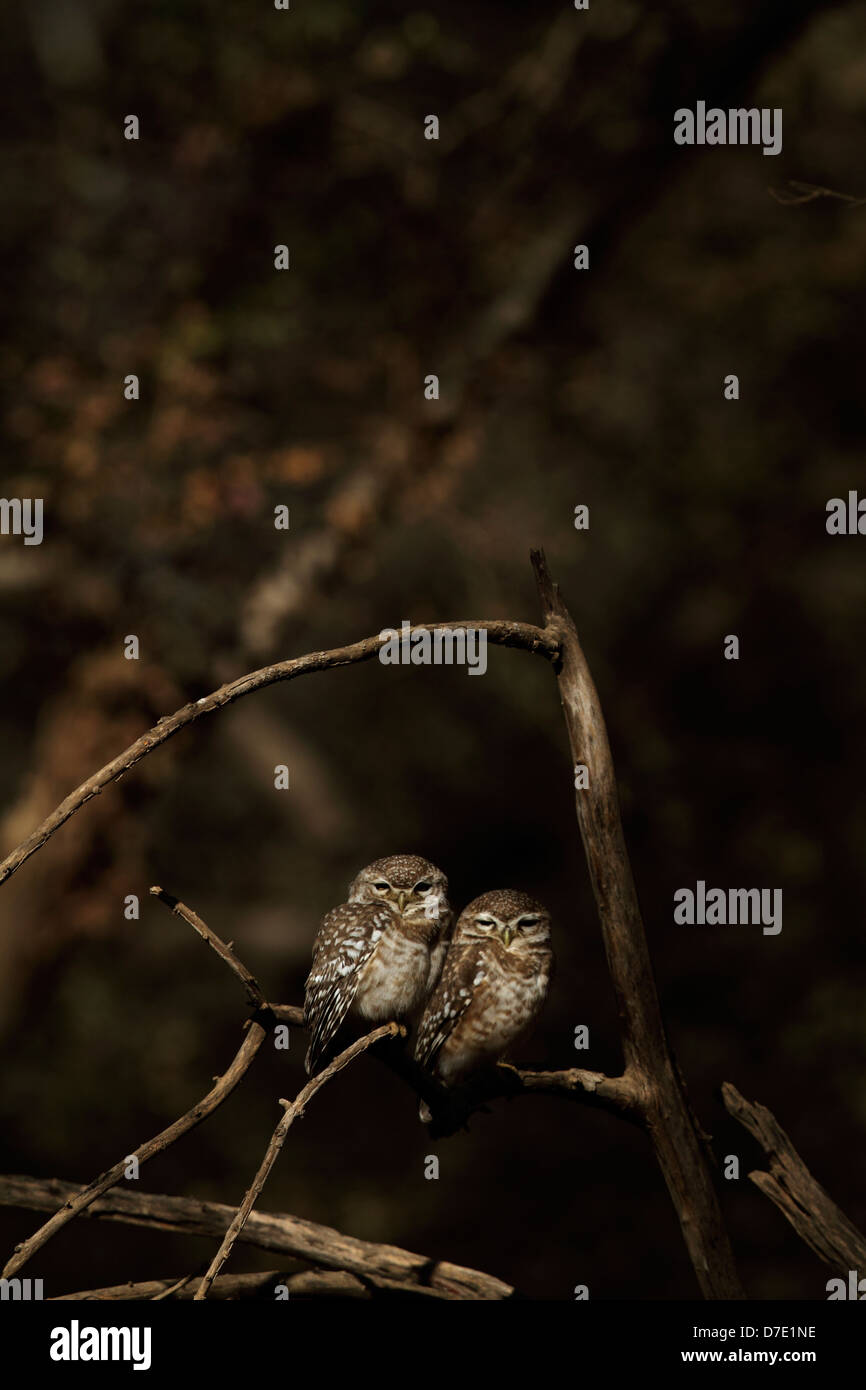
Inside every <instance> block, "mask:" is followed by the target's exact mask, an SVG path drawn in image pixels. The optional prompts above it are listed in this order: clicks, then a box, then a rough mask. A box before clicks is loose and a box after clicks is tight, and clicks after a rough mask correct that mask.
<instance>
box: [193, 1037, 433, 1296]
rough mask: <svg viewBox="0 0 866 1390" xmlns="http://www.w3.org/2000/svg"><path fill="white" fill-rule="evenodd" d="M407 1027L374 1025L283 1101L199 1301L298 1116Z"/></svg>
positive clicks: (209, 1272)
mask: <svg viewBox="0 0 866 1390" xmlns="http://www.w3.org/2000/svg"><path fill="white" fill-rule="evenodd" d="M405 1031H406V1030H405V1028H403V1026H402V1025H401V1024H399V1023H384V1024H383V1025H382V1027H381V1028H374V1029H373V1031H372V1032H371V1033H368V1034H367V1035H366V1037H363V1038H359V1039H358V1041H357V1042H354V1043H352V1044H351V1046H350V1047H347V1048H346V1049H345V1050H344V1051H343V1052H341V1053H340V1055H339V1056H338V1057H335V1058H334V1060H333V1062H331V1063H330V1065H329V1066H327V1067H325V1068H324V1070H323V1071H320V1072H319V1073H318V1075H316V1076H313V1077H311V1078H310V1080H309V1081H308V1082H307V1084H306V1086H305V1087H304V1088H303V1090H302V1091H300V1092H299V1093H298V1095H297V1096H296V1098H295V1099H294V1100H293V1101H288V1100H281V1101H280V1105H282V1106H284V1107H285V1113H284V1114H283V1116H282V1118H281V1119H280V1121H279V1123H278V1125H277V1127H276V1129H275V1130H274V1132H273V1134H272V1135H271V1140H270V1143H269V1144H268V1147H267V1149H266V1151H265V1156H264V1158H263V1159H262V1161H261V1164H260V1165H259V1170H258V1172H257V1173H256V1176H255V1178H254V1179H253V1183H252V1186H251V1187H250V1189H249V1191H248V1192H247V1193H246V1196H245V1197H244V1200H243V1201H242V1202H241V1205H240V1206H239V1207H238V1210H237V1212H236V1213H235V1216H234V1219H233V1221H232V1223H231V1225H230V1226H229V1228H228V1230H227V1231H226V1233H225V1236H224V1237H223V1241H222V1244H221V1245H220V1248H219V1250H218V1251H217V1253H216V1254H215V1255H214V1258H213V1260H212V1261H211V1265H210V1268H209V1269H208V1271H207V1274H205V1276H204V1278H203V1279H202V1281H201V1283H200V1284H199V1286H198V1289H197V1290H196V1295H195V1297H196V1301H198V1300H200V1299H205V1298H207V1293H208V1289H209V1288H210V1286H211V1284H212V1283H213V1281H214V1279H215V1278H216V1276H217V1275H218V1274H219V1272H220V1270H221V1269H222V1267H223V1265H224V1264H225V1262H226V1260H227V1259H228V1257H229V1255H230V1254H231V1252H232V1249H233V1247H234V1244H235V1241H236V1240H237V1238H238V1236H239V1235H240V1233H241V1231H242V1230H243V1228H244V1226H245V1225H246V1222H247V1219H248V1217H249V1214H250V1212H251V1211H252V1209H253V1206H254V1204H255V1201H256V1198H257V1197H258V1195H259V1193H260V1192H261V1190H262V1188H263V1187H264V1185H265V1182H266V1181H267V1178H268V1174H269V1173H270V1171H271V1169H272V1168H273V1166H274V1164H275V1163H276V1161H277V1157H278V1155H279V1152H280V1149H281V1148H282V1147H283V1144H284V1143H285V1140H286V1135H287V1134H288V1132H289V1130H290V1129H291V1127H292V1125H293V1124H294V1122H295V1120H296V1119H297V1118H298V1116H299V1115H303V1113H304V1106H305V1105H306V1104H307V1101H309V1100H311V1099H312V1097H313V1096H314V1095H315V1094H316V1092H317V1091H318V1090H320V1089H321V1087H322V1086H324V1085H325V1083H326V1082H328V1081H330V1080H331V1078H332V1077H333V1076H336V1075H337V1073H338V1072H340V1071H342V1070H343V1068H344V1067H347V1066H348V1065H349V1063H350V1062H353V1061H354V1060H355V1058H356V1057H360V1055H361V1053H362V1052H366V1051H367V1048H368V1047H372V1046H373V1044H374V1043H377V1042H378V1041H379V1040H380V1038H388V1037H392V1038H393V1037H397V1036H398V1035H399V1034H400V1033H403V1034H405Z"/></svg>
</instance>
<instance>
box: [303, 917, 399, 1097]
mask: <svg viewBox="0 0 866 1390" xmlns="http://www.w3.org/2000/svg"><path fill="white" fill-rule="evenodd" d="M393 920H394V913H393V912H392V910H391V908H390V907H387V906H386V905H385V904H384V903H341V904H340V906H339V907H335V908H334V910H333V911H332V912H329V913H328V915H327V916H326V917H324V918H323V919H322V925H321V926H320V927H319V932H318V935H317V937H316V941H315V945H314V946H313V966H312V969H311V970H310V973H309V975H308V976H307V983H306V985H305V987H304V991H305V992H304V1023H305V1025H306V1026H307V1027H308V1028H309V1029H310V1046H309V1049H308V1051H307V1058H306V1068H307V1072H308V1074H310V1075H312V1073H313V1071H314V1070H315V1069H316V1068H317V1066H318V1063H319V1061H320V1060H321V1058H322V1056H323V1054H324V1053H325V1051H326V1050H327V1047H328V1044H329V1042H330V1041H331V1039H332V1038H333V1037H334V1035H335V1033H336V1032H337V1029H338V1028H339V1027H340V1025H341V1023H342V1022H343V1020H344V1018H345V1017H346V1014H347V1012H348V1010H349V1006H350V1005H351V1003H352V1000H353V999H354V997H355V992H356V990H357V988H358V972H359V971H360V970H361V969H362V968H363V966H364V965H366V963H367V961H368V960H369V959H370V957H371V956H372V954H373V952H374V951H375V950H376V948H377V946H378V944H379V941H380V939H381V937H382V933H383V932H384V931H385V929H386V928H387V927H388V926H389V925H390V924H391V922H393Z"/></svg>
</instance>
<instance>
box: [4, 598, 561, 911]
mask: <svg viewBox="0 0 866 1390" xmlns="http://www.w3.org/2000/svg"><path fill="white" fill-rule="evenodd" d="M456 627H462V628H474V629H476V630H478V631H483V632H486V633H487V637H488V640H489V641H491V642H493V643H495V644H496V645H497V646H500V647H519V648H522V649H523V650H524V651H528V652H537V653H539V654H540V655H542V656H545V657H547V658H548V660H553V659H555V657H556V651H557V644H556V639H555V637H553V636H552V635H551V634H550V633H548V632H545V631H543V630H542V629H541V628H538V627H533V626H532V624H531V623H513V622H508V621H506V620H501V621H496V622H476V621H474V620H473V621H467V620H463V621H461V622H451V623H416V624H415V625H414V626H413V627H412V632H421V631H424V632H436V631H440V630H441V629H443V628H456ZM385 640H386V639H385V638H384V637H383V636H382V634H381V633H380V634H378V635H377V636H376V637H365V638H364V639H363V640H362V641H360V642H352V643H351V644H350V645H349V646H347V647H334V648H332V650H330V651H326V652H310V653H308V655H306V656H298V657H294V658H293V659H292V660H291V661H279V662H277V663H276V665H274V666H263V667H261V669H260V670H258V671H251V672H250V673H249V674H248V675H246V676H241V677H239V679H238V680H236V681H230V682H229V684H228V685H221V686H220V688H219V690H214V691H213V692H212V694H210V695H205V696H203V697H202V699H200V700H196V701H195V702H193V703H191V704H188V705H184V706H183V708H182V709H179V710H176V711H175V713H174V714H168V715H164V716H163V718H162V719H160V720H159V722H158V723H157V724H155V725H154V727H153V728H152V729H148V731H147V733H146V734H142V735H141V738H138V739H136V740H135V743H131V744H130V746H129V747H128V748H127V749H125V750H124V752H122V753H120V754H118V756H117V757H116V758H112V760H111V762H110V763H106V764H105V766H104V767H102V768H100V770H99V772H96V773H94V775H93V776H92V777H88V779H87V781H86V782H82V783H81V786H80V787H76V789H75V791H74V792H70V794H69V796H67V797H66V799H65V800H64V801H61V803H60V805H59V806H58V807H57V808H56V810H54V811H52V812H51V815H50V816H46V818H45V820H44V821H43V822H42V824H41V825H39V826H37V828H36V829H35V830H34V831H33V833H32V834H31V835H28V836H27V838H26V840H22V841H21V844H20V845H18V847H17V848H16V849H14V850H13V851H12V853H11V854H9V855H7V856H6V858H5V859H4V860H3V862H2V864H0V884H2V883H5V882H6V880H7V879H8V878H11V877H12V875H13V874H14V873H15V872H16V870H17V869H20V867H21V865H22V864H23V863H24V862H25V860H27V859H29V858H30V856H31V854H35V853H36V851H37V850H38V849H41V848H42V846H43V845H44V844H45V843H46V841H47V840H50V838H51V836H52V835H53V834H54V832H55V831H56V830H59V829H60V827H61V825H63V824H65V822H66V821H68V820H69V818H70V816H74V815H75V813H76V811H80V810H81V808H82V806H86V804H87V802H88V801H91V800H92V799H93V797H94V796H99V794H100V792H102V791H103V790H104V788H105V787H107V786H110V785H111V783H112V782H116V781H117V779H118V777H121V776H122V775H123V774H124V773H125V772H128V771H129V770H130V768H133V767H135V765H136V763H139V762H141V760H142V758H146V757H147V755H148V753H152V752H153V751H154V749H155V748H159V747H160V745H161V744H163V743H166V742H167V741H168V739H170V738H173V737H174V735H175V734H177V733H179V732H180V730H181V729H185V728H186V726H187V725H188V724H193V723H195V721H196V720H197V719H201V718H202V717H203V716H204V715H206V714H213V712H214V711H215V710H218V709H223V708H224V707H225V706H226V705H231V704H233V703H234V701H235V700H240V699H242V697H243V696H244V695H251V694H252V692H253V691H254V690H263V689H264V688H265V687H266V686H268V685H275V684H276V683H277V682H278V681H290V680H294V679H295V677H296V676H306V675H310V674H311V673H312V672H313V671H328V670H331V669H332V668H333V667H335V666H352V665H355V664H357V663H358V662H361V661H369V660H370V659H371V658H372V657H374V656H376V654H377V653H378V651H379V649H380V647H382V646H383V645H384V642H385Z"/></svg>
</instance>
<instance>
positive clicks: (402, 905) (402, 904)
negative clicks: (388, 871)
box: [397, 888, 409, 912]
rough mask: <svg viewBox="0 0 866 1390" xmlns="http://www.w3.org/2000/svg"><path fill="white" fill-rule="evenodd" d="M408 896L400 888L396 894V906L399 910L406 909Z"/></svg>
mask: <svg viewBox="0 0 866 1390" xmlns="http://www.w3.org/2000/svg"><path fill="white" fill-rule="evenodd" d="M408 896H409V894H408V893H406V892H404V890H403V889H402V888H401V889H400V891H399V892H398V894H397V906H398V907H399V909H400V911H401V912H404V911H405V909H406V899H407V898H408Z"/></svg>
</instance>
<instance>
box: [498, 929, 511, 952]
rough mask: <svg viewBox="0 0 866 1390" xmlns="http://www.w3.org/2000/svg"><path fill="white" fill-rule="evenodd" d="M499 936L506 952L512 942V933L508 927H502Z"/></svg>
mask: <svg viewBox="0 0 866 1390" xmlns="http://www.w3.org/2000/svg"><path fill="white" fill-rule="evenodd" d="M499 935H500V936H501V938H502V943H503V945H504V946H505V949H506V951H507V950H508V948H509V946H510V945H511V943H512V941H513V940H514V932H513V931H512V930H511V928H510V927H503V928H502V931H501V932H500V933H499Z"/></svg>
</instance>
